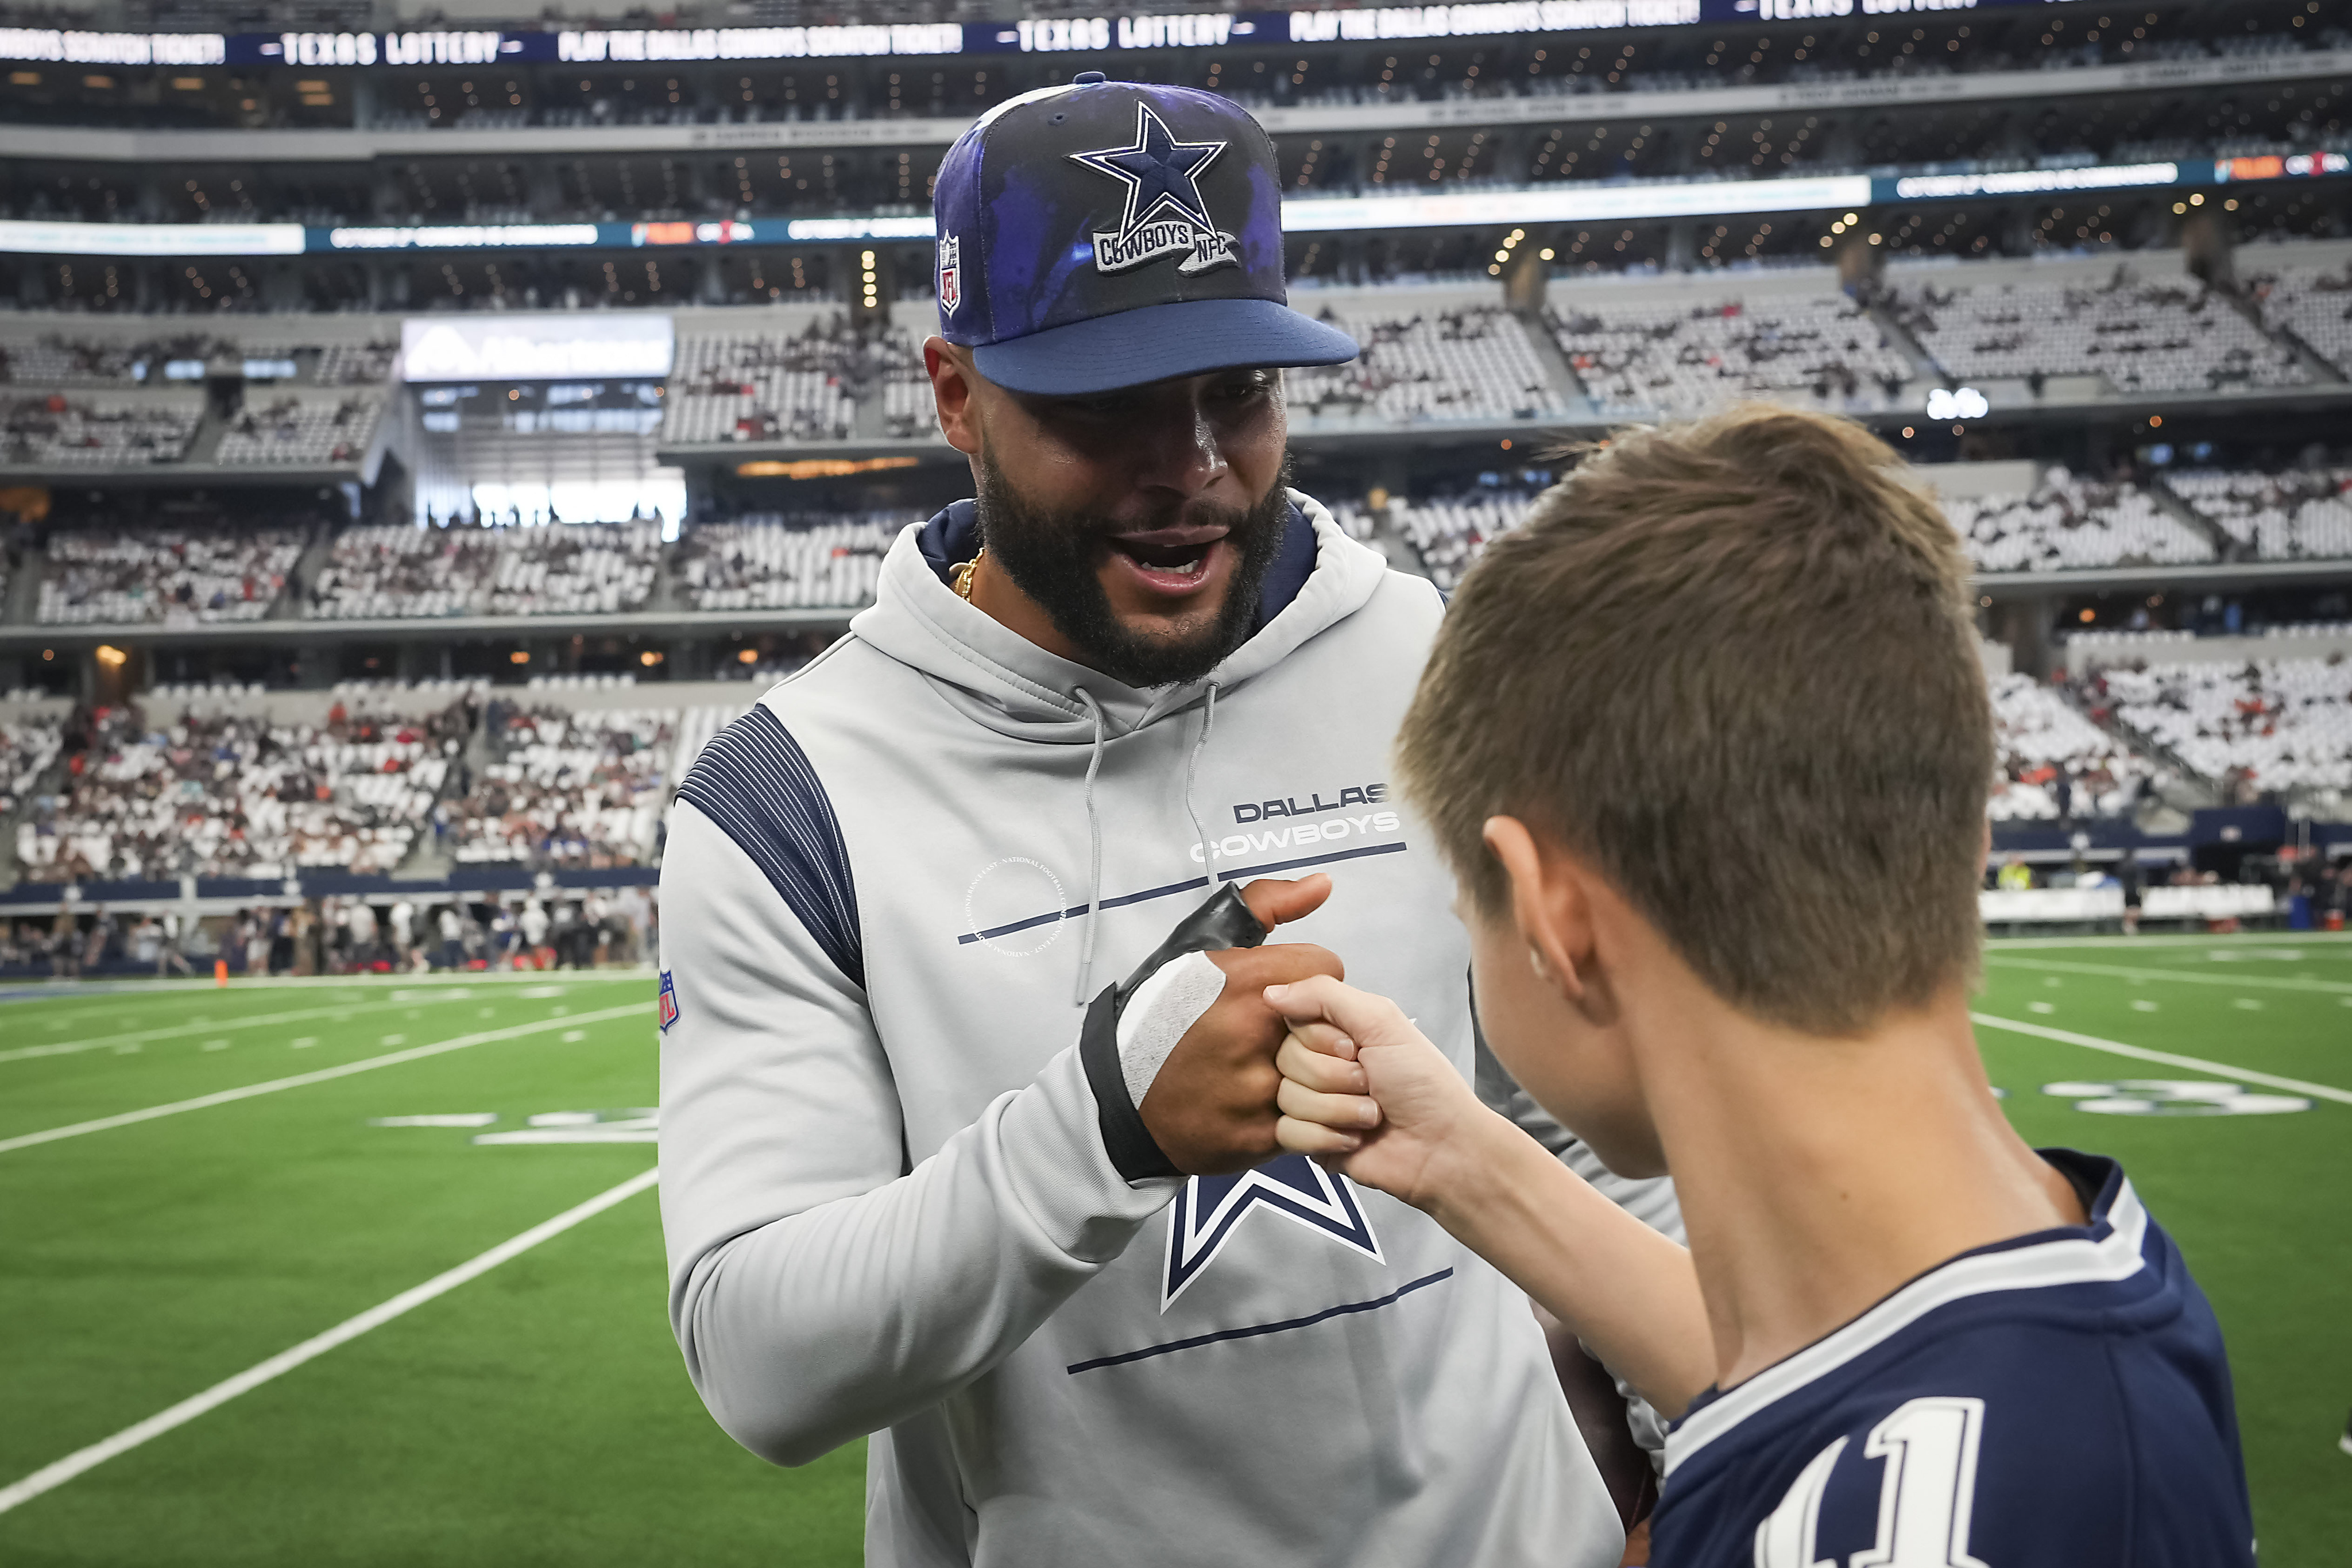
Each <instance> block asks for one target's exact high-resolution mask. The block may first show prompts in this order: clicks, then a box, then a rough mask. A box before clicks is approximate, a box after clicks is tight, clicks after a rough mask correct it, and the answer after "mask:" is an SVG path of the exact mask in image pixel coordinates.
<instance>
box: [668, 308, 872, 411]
mask: <svg viewBox="0 0 2352 1568" xmlns="http://www.w3.org/2000/svg"><path fill="white" fill-rule="evenodd" d="M871 374H872V366H871V362H870V360H869V357H868V354H867V350H866V345H865V344H864V343H863V342H862V341H861V340H859V338H858V336H857V334H856V331H855V330H854V329H852V328H851V327H850V325H849V322H848V319H847V318H846V317H845V315H843V314H842V313H840V312H837V311H836V312H834V313H831V314H830V315H827V316H824V317H818V318H814V319H810V320H809V321H808V323H807V324H806V325H805V326H804V327H803V329H801V330H799V331H797V332H793V333H791V334H790V335H782V334H780V333H778V332H777V331H776V330H775V329H772V328H764V327H763V328H759V329H748V328H747V329H744V330H741V331H735V332H710V333H701V334H697V335H694V336H690V337H682V338H680V339H679V340H678V344H677V365H676V368H675V369H674V370H673V371H672V372H671V374H670V378H669V383H668V394H667V399H666V403H667V411H668V412H667V416H666V418H665V420H664V423H663V427H662V435H663V439H664V440H666V441H668V442H672V443H675V444H699V443H703V442H713V441H845V440H847V439H848V437H849V435H850V434H851V432H852V430H853V429H854V428H855V426H856V421H857V399H858V394H859V392H860V391H861V390H862V388H863V387H864V384H865V382H866V381H867V380H868V379H869V378H870V376H871Z"/></svg>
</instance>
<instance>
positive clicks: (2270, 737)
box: [2102, 659, 2352, 791]
mask: <svg viewBox="0 0 2352 1568" xmlns="http://www.w3.org/2000/svg"><path fill="white" fill-rule="evenodd" d="M2102 674H2104V676H2105V681H2106V685H2107V690H2108V691H2109V693H2110V694H2111V695H2113V696H2114V698H2115V699H2116V716H2117V717H2118V718H2119V719H2120V720H2121V721H2122V722H2123V723H2125V724H2126V725H2128V726H2130V727H2132V728H2133V729H2136V730H2137V731H2139V732H2140V733H2142V734H2144V735H2147V736H2149V737H2153V738H2154V739H2156V740H2157V741H2158V742H2160V743H2162V744H2163V745H2164V746H2167V747H2170V748H2171V750H2172V751H2173V752H2174V754H2175V755H2177V756H2179V758H2181V760H2182V761H2184V762H2186V763H2187V764H2188V765H2189V767H2190V768H2194V769H2196V770H2197V771H2198V772H2199V773H2200V774H2202V775H2204V776H2205V777H2206V778H2207V779H2214V780H2217V781H2224V782H2227V781H2231V780H2236V779H2243V780H2246V781H2248V782H2250V783H2251V784H2252V786H2254V787H2255V788H2257V789H2264V790H2293V789H2320V790H2337V791H2341V790H2344V789H2352V663H2347V662H2346V661H2344V660H2341V659H2336V660H2319V659H2263V660H2259V661H2256V662H2253V663H2251V664H2242V665H2228V664H2179V663H2175V664H2149V665H2147V667H2146V668H2143V669H2124V668H2110V669H2107V670H2105V671H2103V672H2102Z"/></svg>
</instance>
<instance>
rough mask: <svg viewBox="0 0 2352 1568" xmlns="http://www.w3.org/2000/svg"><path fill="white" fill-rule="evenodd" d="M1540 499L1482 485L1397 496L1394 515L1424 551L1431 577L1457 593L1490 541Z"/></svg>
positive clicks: (1419, 550) (1414, 544) (1515, 523)
mask: <svg viewBox="0 0 2352 1568" xmlns="http://www.w3.org/2000/svg"><path fill="white" fill-rule="evenodd" d="M1535 501H1536V497H1535V494H1534V493H1532V492H1526V491H1517V490H1493V491H1480V492H1475V493H1473V494H1471V495H1467V496H1460V497H1432V498H1429V499H1426V500H1420V501H1412V502H1405V501H1398V502H1393V503H1391V506H1390V517H1391V521H1392V522H1393V523H1394V525H1395V527H1396V528H1397V530H1398V531H1399V532H1401V533H1402V534H1403V535H1404V537H1405V538H1406V539H1408V540H1409V541H1411V543H1412V548H1413V549H1414V551H1415V552H1416V553H1417V554H1419V555H1420V557H1421V559H1422V564H1423V566H1424V567H1426V568H1427V569H1428V570H1429V577H1430V580H1431V581H1433V582H1434V583H1436V584H1437V586H1438V587H1439V588H1440V589H1442V590H1443V591H1445V592H1447V593H1451V592H1453V591H1454V586H1455V585H1456V584H1457V583H1459V582H1460V581H1461V580H1462V574H1463V573H1464V572H1465V571H1467V570H1470V567H1471V563H1472V562H1474V561H1475V560H1476V559H1478V553H1479V551H1481V550H1483V549H1486V541H1487V540H1488V539H1491V538H1495V537H1496V536H1497V535H1499V534H1502V533H1505V532H1507V531H1508V530H1509V529H1512V528H1517V527H1518V526H1519V524H1520V523H1521V522H1522V521H1524V520H1525V519H1526V517H1527V515H1528V507H1532V506H1534V505H1535Z"/></svg>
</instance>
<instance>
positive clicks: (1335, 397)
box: [1286, 305, 1567, 424]
mask: <svg viewBox="0 0 2352 1568" xmlns="http://www.w3.org/2000/svg"><path fill="white" fill-rule="evenodd" d="M1318 313H1319V314H1320V315H1322V316H1323V318H1324V319H1326V320H1328V321H1331V322H1333V323H1334V324H1335V325H1337V326H1338V327H1339V328H1340V329H1342V330H1344V331H1346V332H1347V333H1348V334H1349V335H1350V336H1351V337H1353V338H1354V339H1355V340H1356V341H1357V342H1358V343H1360V344H1361V345H1362V347H1363V352H1362V354H1361V355H1360V357H1359V358H1358V359H1357V360H1356V361H1354V362H1352V363H1349V364H1345V365H1333V366H1328V367H1324V368H1318V369H1312V370H1300V371H1291V372H1289V375H1288V378H1287V389H1286V390H1287V392H1288V397H1289V403H1290V411H1291V416H1292V418H1294V419H1302V418H1303V419H1309V420H1320V419H1350V420H1360V421H1363V422H1366V423H1384V424H1417V423H1423V422H1428V421H1435V420H1482V421H1500V420H1510V419H1539V418H1545V417H1549V416H1556V415H1559V414H1561V413H1566V412H1567V405H1566V403H1565V402H1563V401H1562V399H1561V397H1560V394H1559V389H1558V388H1556V387H1555V386H1553V385H1552V382H1551V378H1550V376H1549V375H1548V374H1547V373H1546V372H1545V370H1544V367H1543V362H1542V361H1540V360H1538V358H1537V357H1536V352H1535V349H1534V347H1533V346H1532V345H1531V344H1530V343H1529V342H1528V336H1527V329H1526V327H1525V326H1523V325H1522V324H1521V323H1520V321H1519V319H1518V318H1517V317H1516V316H1513V315H1511V314H1509V313H1508V312H1507V311H1506V310H1504V309H1502V308H1500V307H1498V306H1495V305H1464V306H1461V307H1459V308H1447V309H1437V308H1433V309H1432V310H1430V311H1427V312H1423V311H1415V312H1414V313H1413V314H1412V315H1410V316H1402V317H1400V316H1392V315H1385V314H1375V313H1373V312H1372V311H1371V310H1370V309H1368V308H1346V309H1340V308H1331V307H1326V308H1323V309H1322V310H1321V311H1319V312H1318Z"/></svg>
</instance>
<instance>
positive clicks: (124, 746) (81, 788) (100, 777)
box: [16, 701, 473, 883]
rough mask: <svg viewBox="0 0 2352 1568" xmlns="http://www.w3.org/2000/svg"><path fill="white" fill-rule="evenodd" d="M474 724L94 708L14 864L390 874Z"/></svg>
mask: <svg viewBox="0 0 2352 1568" xmlns="http://www.w3.org/2000/svg"><path fill="white" fill-rule="evenodd" d="M472 725H473V716H472V713H471V710H470V708H469V707H468V706H467V704H466V703H465V702H463V701H460V702H457V703H453V704H451V705H449V706H447V707H446V708H443V709H441V710H440V711H438V712H437V713H431V714H404V713H400V712H395V711H391V710H388V709H383V708H373V707H370V706H363V705H360V704H353V705H348V706H347V705H345V704H344V703H341V702H340V701H339V702H337V703H336V704H335V705H334V706H333V707H332V708H331V710H330V711H329V713H328V715H327V717H326V721H325V722H324V723H323V724H320V725H309V724H275V723H272V722H271V721H270V720H269V719H268V717H266V716H262V715H260V714H257V713H238V712H234V711H229V710H227V709H225V708H210V709H207V708H204V707H191V708H189V709H188V710H186V711H185V712H184V714H183V715H182V716H180V717H179V718H178V719H177V720H176V721H174V722H173V723H170V724H157V723H151V722H150V721H149V719H148V718H147V716H145V714H144V713H143V712H142V709H141V708H140V707H138V706H135V705H133V706H115V707H105V708H99V709H96V710H94V711H91V712H90V713H89V714H88V715H87V716H78V717H77V720H76V723H75V726H74V734H73V736H72V737H71V738H72V739H73V740H75V741H77V742H79V744H78V745H77V746H76V747H74V748H73V749H72V751H71V752H70V754H69V755H68V762H67V766H68V779H67V780H66V781H65V785H64V788H63V791H62V792H61V793H58V794H53V795H46V796H40V797H37V798H36V799H35V800H34V801H33V803H32V809H31V810H29V811H28V812H26V813H25V814H24V816H23V817H22V819H21V820H20V821H19V822H18V824H17V829H16V859H17V862H18V864H19V866H20V867H21V868H22V871H23V873H24V874H25V875H26V876H27V877H29V878H31V879H32V880H34V881H37V882H77V883H79V882H88V881H142V880H145V881H162V880H168V879H171V878H174V877H178V876H182V875H194V876H199V877H254V878H264V879H267V878H276V877H285V876H291V875H294V874H295V873H296V870H297V868H299V867H303V866H334V867H339V868H341V869H345V870H349V871H353V872H361V873H366V872H390V871H391V870H393V869H394V867H396V866H397V865H399V863H400V862H402V861H403V860H404V859H405V858H407V855H408V852H409V849H410V847H411V845H412V844H413V843H414V842H415V838H416V835H417V833H418V831H420V829H421V827H422V826H423V825H424V824H425V822H426V821H427V820H428V818H429V815H430V813H431V810H432V806H433V801H434V799H435V797H436V795H437V794H438V793H439V791H440V789H441V787H442V784H443V782H444V780H445V779H446V776H447V773H448V769H449V767H450V764H451V762H452V761H453V760H454V759H455V758H457V755H458V753H459V752H460V750H461V749H462V748H463V747H464V744H465V738H466V737H467V735H468V734H469V733H470V732H471V729H472Z"/></svg>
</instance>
